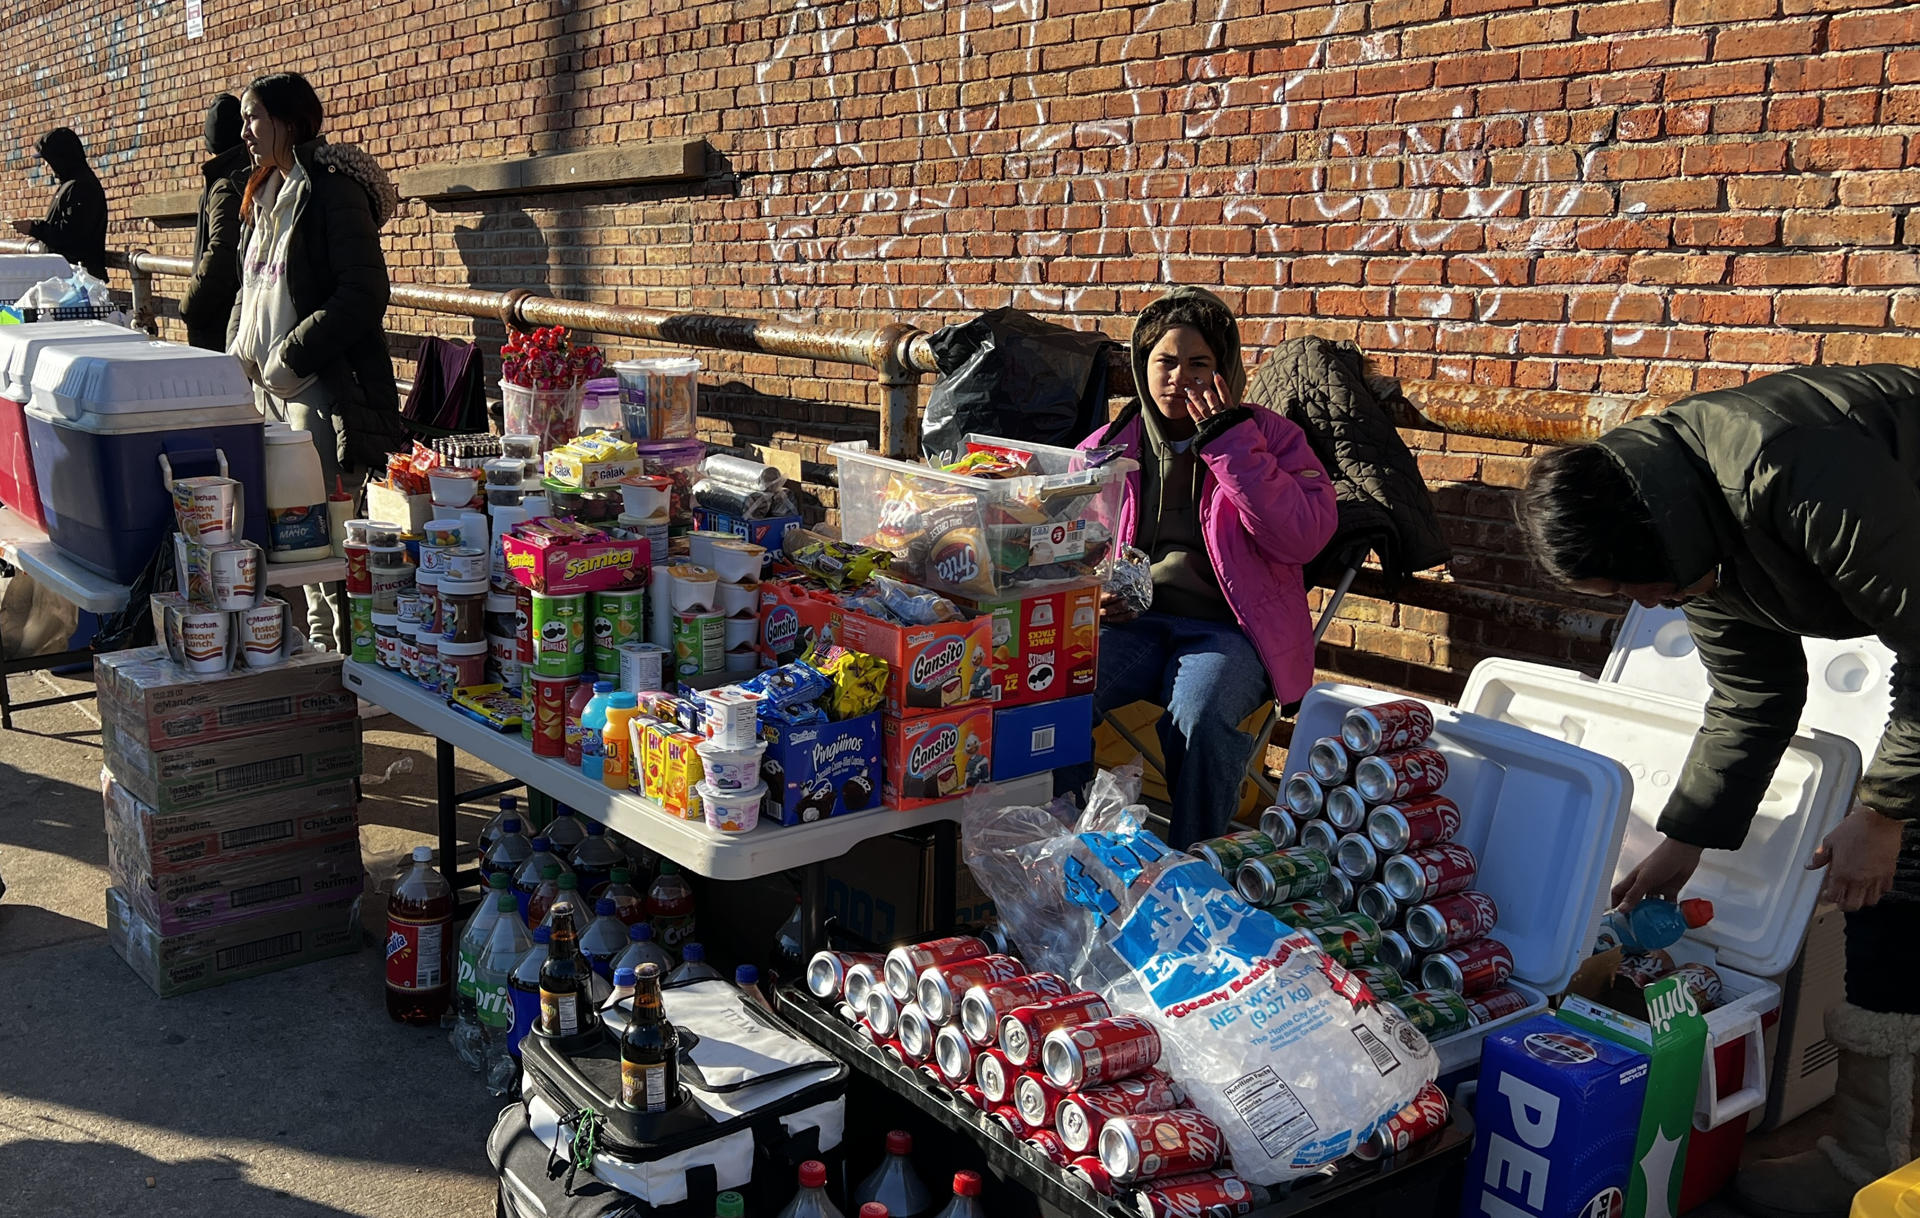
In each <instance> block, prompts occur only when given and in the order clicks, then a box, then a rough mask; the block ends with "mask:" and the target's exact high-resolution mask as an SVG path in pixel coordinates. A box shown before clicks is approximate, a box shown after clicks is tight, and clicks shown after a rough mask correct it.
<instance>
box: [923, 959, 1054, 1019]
mask: <svg viewBox="0 0 1920 1218" xmlns="http://www.w3.org/2000/svg"><path fill="white" fill-rule="evenodd" d="M1026 971H1027V970H1026V966H1025V965H1023V964H1021V963H1020V962H1019V961H1018V960H1015V959H1014V958H1013V957H1012V956H997V955H996V956H978V957H975V958H974V959H972V960H962V961H961V962H960V963H958V964H936V965H934V966H933V967H931V968H929V969H926V970H925V971H923V972H922V973H921V974H920V978H919V980H918V981H917V982H915V983H914V996H915V997H916V998H918V999H919V1002H920V1009H921V1010H923V1011H925V1012H926V1013H927V1018H928V1019H931V1020H933V1022H935V1023H952V1022H953V1021H954V1020H955V1019H957V1018H959V1015H960V999H961V998H962V997H963V996H965V994H966V992H967V991H968V990H970V989H972V988H973V987H974V986H976V985H994V984H996V983H998V982H1002V981H1012V980H1013V979H1014V978H1015V977H1018V976H1020V975H1021V974H1023V973H1025V972H1026Z"/></svg>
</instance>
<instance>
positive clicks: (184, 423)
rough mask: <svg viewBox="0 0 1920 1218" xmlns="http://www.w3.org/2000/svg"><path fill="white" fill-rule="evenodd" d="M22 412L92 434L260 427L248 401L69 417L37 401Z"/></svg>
mask: <svg viewBox="0 0 1920 1218" xmlns="http://www.w3.org/2000/svg"><path fill="white" fill-rule="evenodd" d="M26 415H27V417H28V418H30V419H38V420H40V421H41V422H42V423H50V424H52V425H53V426H55V427H64V428H66V429H67V430H69V431H84V432H90V433H92V434H93V435H96V436H122V435H134V434H137V433H141V432H149V431H186V430H188V429H190V428H195V427H236V426H241V425H244V424H249V423H250V424H252V425H253V426H255V427H259V426H260V411H259V410H258V409H256V408H255V407H254V406H253V405H252V403H248V404H247V405H245V406H201V407H195V408H194V409H192V410H143V411H141V412H139V413H138V414H94V413H92V412H88V413H86V414H83V415H81V416H80V417H79V418H77V419H69V418H67V417H65V416H64V415H61V414H59V413H58V412H56V411H52V410H48V409H46V408H44V407H42V406H41V405H39V404H38V403H37V402H29V403H28V404H27V409H26Z"/></svg>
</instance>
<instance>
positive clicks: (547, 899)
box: [524, 863, 560, 929]
mask: <svg viewBox="0 0 1920 1218" xmlns="http://www.w3.org/2000/svg"><path fill="white" fill-rule="evenodd" d="M559 897H560V866H559V864H557V863H548V864H547V865H546V866H544V867H542V868H541V869H540V887H538V888H536V889H534V890H533V896H531V897H529V898H528V899H527V916H526V918H525V919H524V921H525V922H526V924H527V926H528V928H529V929H531V928H532V927H535V926H542V925H545V923H546V920H547V911H548V910H550V909H552V908H553V903H554V901H556V900H558V899H559Z"/></svg>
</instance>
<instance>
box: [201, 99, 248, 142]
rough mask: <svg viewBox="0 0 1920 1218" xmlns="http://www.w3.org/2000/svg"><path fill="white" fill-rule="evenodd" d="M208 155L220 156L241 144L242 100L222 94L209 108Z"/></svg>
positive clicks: (207, 129)
mask: <svg viewBox="0 0 1920 1218" xmlns="http://www.w3.org/2000/svg"><path fill="white" fill-rule="evenodd" d="M206 135H207V155H209V156H219V155H220V154H221V153H223V152H225V151H227V150H228V149H230V148H233V147H235V146H237V145H238V144H239V143H240V99H239V98H237V97H235V96H234V95H233V94H231V93H222V94H220V95H219V96H218V97H216V98H214V99H213V104H212V105H210V106H208V107H207V125H206Z"/></svg>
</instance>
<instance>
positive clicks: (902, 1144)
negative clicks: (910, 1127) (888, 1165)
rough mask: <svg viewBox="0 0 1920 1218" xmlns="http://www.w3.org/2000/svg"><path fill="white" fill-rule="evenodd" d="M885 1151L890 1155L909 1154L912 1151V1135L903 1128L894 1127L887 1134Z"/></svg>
mask: <svg viewBox="0 0 1920 1218" xmlns="http://www.w3.org/2000/svg"><path fill="white" fill-rule="evenodd" d="M887 1153H888V1154H890V1155H910V1154H912V1153H913V1135H912V1134H910V1133H908V1132H907V1131H906V1130H904V1129H896V1130H894V1131H892V1132H891V1133H889V1134H888V1135H887Z"/></svg>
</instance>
